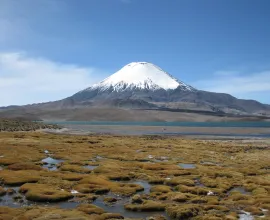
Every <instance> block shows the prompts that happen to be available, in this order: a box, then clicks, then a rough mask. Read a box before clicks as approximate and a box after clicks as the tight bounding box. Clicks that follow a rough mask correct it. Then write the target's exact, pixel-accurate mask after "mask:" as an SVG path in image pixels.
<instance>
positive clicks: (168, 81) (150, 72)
mask: <svg viewBox="0 0 270 220" xmlns="http://www.w3.org/2000/svg"><path fill="white" fill-rule="evenodd" d="M179 86H180V87H181V89H183V90H186V91H192V90H195V89H194V88H193V87H191V86H189V85H186V84H185V83H183V82H181V81H179V80H177V79H175V78H174V77H172V76H171V75H170V74H168V73H166V72H165V71H163V70H162V69H161V68H159V67H158V66H156V65H154V64H152V63H147V62H133V63H130V64H128V65H126V66H124V67H123V68H122V69H120V70H119V71H118V72H116V73H114V74H113V75H111V76H110V77H108V78H106V79H105V80H103V81H101V82H100V83H98V84H95V85H93V86H92V87H90V88H88V89H86V90H93V89H97V88H98V89H100V90H101V91H105V90H107V89H109V88H113V90H115V91H123V90H126V89H149V90H157V89H165V90H169V89H176V88H178V87H179ZM84 91H85V90H84Z"/></svg>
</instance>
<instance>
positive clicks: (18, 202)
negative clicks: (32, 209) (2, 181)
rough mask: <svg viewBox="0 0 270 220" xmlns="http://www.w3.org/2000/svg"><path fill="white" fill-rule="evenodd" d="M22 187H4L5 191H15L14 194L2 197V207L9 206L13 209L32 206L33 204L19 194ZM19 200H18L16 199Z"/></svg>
mask: <svg viewBox="0 0 270 220" xmlns="http://www.w3.org/2000/svg"><path fill="white" fill-rule="evenodd" d="M19 188H20V187H4V189H5V190H8V189H11V190H14V193H12V194H8V193H6V194H5V195H4V196H0V206H8V207H11V208H20V207H24V206H31V205H32V203H31V202H30V201H27V200H26V199H25V197H24V195H23V194H20V193H19ZM14 198H17V199H14Z"/></svg>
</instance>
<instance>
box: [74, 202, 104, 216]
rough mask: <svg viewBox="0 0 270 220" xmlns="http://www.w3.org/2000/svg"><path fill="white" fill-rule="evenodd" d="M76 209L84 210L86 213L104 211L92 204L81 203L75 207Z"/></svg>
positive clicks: (101, 212) (100, 212)
mask: <svg viewBox="0 0 270 220" xmlns="http://www.w3.org/2000/svg"><path fill="white" fill-rule="evenodd" d="M77 210H79V211H81V212H84V213H86V214H88V215H91V214H103V213H105V211H104V210H103V209H102V208H100V207H98V206H95V205H92V204H81V205H79V206H78V207H77Z"/></svg>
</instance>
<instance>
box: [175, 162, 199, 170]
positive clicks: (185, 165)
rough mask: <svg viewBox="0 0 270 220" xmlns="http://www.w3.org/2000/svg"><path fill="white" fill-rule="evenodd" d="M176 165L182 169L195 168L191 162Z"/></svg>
mask: <svg viewBox="0 0 270 220" xmlns="http://www.w3.org/2000/svg"><path fill="white" fill-rule="evenodd" d="M178 166H180V167H181V168H184V169H195V168H196V166H195V164H192V163H179V164H178Z"/></svg>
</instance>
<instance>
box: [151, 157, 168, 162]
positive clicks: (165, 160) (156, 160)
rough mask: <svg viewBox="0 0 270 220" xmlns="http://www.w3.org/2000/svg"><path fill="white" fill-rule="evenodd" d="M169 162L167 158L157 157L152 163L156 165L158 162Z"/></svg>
mask: <svg viewBox="0 0 270 220" xmlns="http://www.w3.org/2000/svg"><path fill="white" fill-rule="evenodd" d="M168 161H169V158H168V157H163V156H162V157H157V158H156V159H155V160H154V162H157V163H159V162H168Z"/></svg>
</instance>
